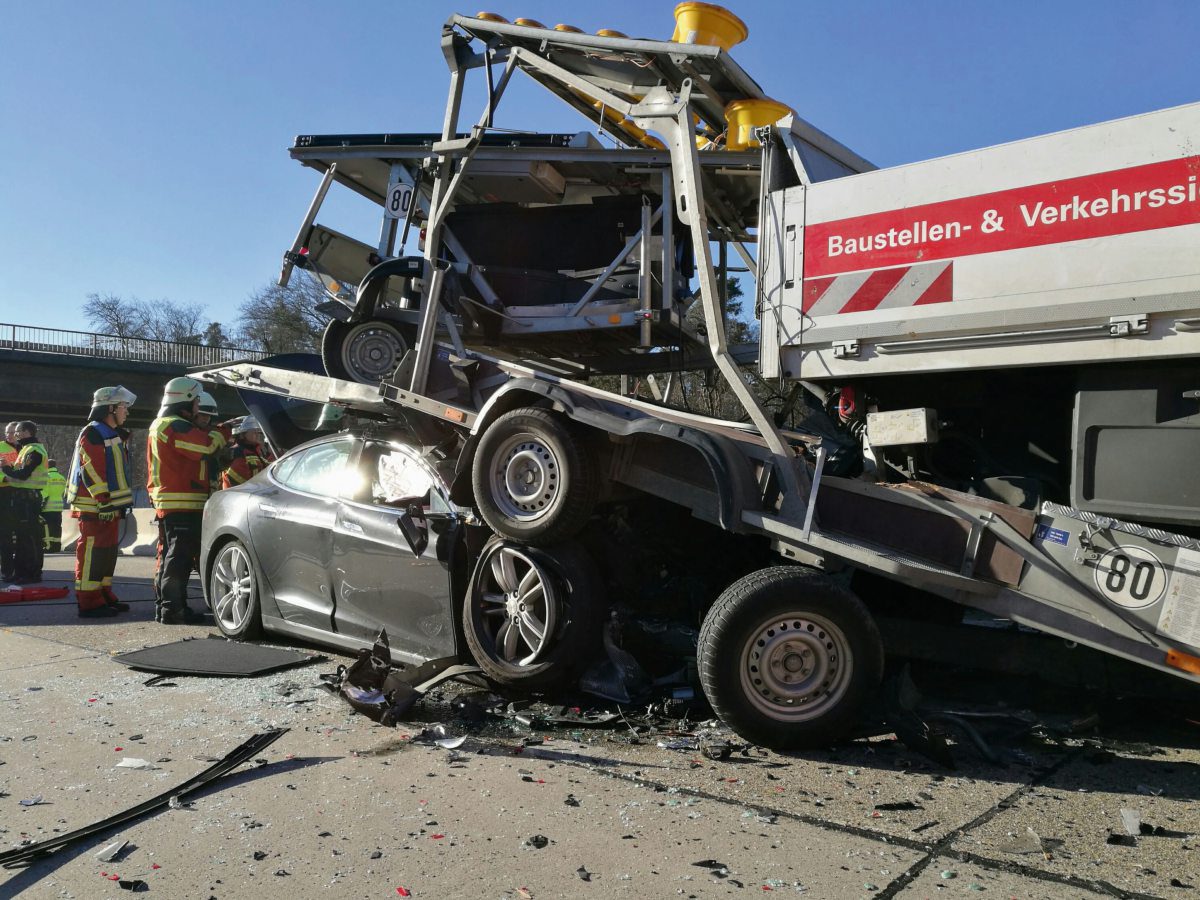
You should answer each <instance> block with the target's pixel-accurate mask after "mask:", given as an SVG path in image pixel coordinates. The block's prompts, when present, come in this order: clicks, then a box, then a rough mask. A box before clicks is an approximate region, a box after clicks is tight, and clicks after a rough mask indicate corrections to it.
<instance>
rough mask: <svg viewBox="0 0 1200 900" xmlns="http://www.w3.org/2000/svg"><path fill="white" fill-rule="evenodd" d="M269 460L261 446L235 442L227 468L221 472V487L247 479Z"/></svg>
mask: <svg viewBox="0 0 1200 900" xmlns="http://www.w3.org/2000/svg"><path fill="white" fill-rule="evenodd" d="M270 462H271V458H270V455H269V454H268V453H267V451H266V450H264V449H263V448H262V447H261V446H256V445H254V444H237V445H236V446H235V447H234V448H233V460H232V461H231V462H230V463H229V468H227V469H226V470H225V471H224V472H222V473H221V487H222V488H230V487H233V486H234V485H235V484H242V483H243V482H246V481H249V480H250V479H251V478H253V477H254V476H255V475H257V474H258V473H259V472H261V471H262V470H263V469H265V468H266V467H267V464H268V463H270Z"/></svg>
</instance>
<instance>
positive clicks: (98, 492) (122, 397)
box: [66, 385, 137, 619]
mask: <svg viewBox="0 0 1200 900" xmlns="http://www.w3.org/2000/svg"><path fill="white" fill-rule="evenodd" d="M135 402H137V397H136V396H135V395H134V393H133V392H132V391H130V390H127V389H126V388H124V387H122V386H121V385H117V386H115V387H102V388H100V389H99V390H97V391H96V392H95V393H94V394H93V395H92V409H91V411H90V412H89V413H88V423H87V425H85V426H84V428H83V431H81V432H80V433H79V439H78V440H77V441H76V442H75V452H74V454H73V455H72V457H71V467H70V469H68V470H67V494H66V501H67V505H68V506H69V507H70V508H71V515H72V517H74V518H76V519H78V520H79V540H78V541H77V542H76V544H75V603H76V604H77V605H78V607H79V615H80V617H82V618H85V619H100V618H105V617H111V616H115V615H116V614H117V613H119V612H126V611H127V610H128V609H129V604H128V603H125V602H123V601H121V600H120V599H118V598H117V595H116V594H114V593H113V589H112V579H113V573H115V572H116V570H117V549H118V544H119V543H120V529H121V519H123V518H124V517H125V516H126V515H128V514H129V510H130V508H132V506H133V487H132V486H131V485H130V483H129V475H130V473H131V472H132V471H133V461H132V459H131V458H130V455H129V432H128V431H127V430H126V429H125V427H124V425H125V420H126V419H127V418H128V417H129V407H130V406H132V405H133V404H134V403H135Z"/></svg>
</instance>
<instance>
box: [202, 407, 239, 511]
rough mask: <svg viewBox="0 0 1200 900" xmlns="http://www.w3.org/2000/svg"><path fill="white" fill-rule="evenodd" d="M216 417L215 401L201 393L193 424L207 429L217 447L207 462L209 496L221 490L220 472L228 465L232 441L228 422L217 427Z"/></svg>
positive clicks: (231, 432)
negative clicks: (209, 479) (214, 419)
mask: <svg viewBox="0 0 1200 900" xmlns="http://www.w3.org/2000/svg"><path fill="white" fill-rule="evenodd" d="M216 415H217V401H216V400H214V399H213V396H212V394H210V393H209V392H208V391H201V392H200V403H199V405H198V406H197V408H196V419H195V424H196V425H198V426H199V427H200V428H207V429H208V430H209V432H210V433H211V434H212V436H213V440H214V441H215V442H216V445H217V449H216V451H215V452H214V453H213V455H212V458H211V459H210V460H209V466H208V474H209V476H210V477H211V478H212V484H211V485H210V487H211V490H210V491H209V493H210V494H215V493H216V492H217V491H219V490H220V489H221V472H222V470H223V469H224V468H225V467H226V466H227V465H229V460H230V458H231V456H230V448H229V445H230V443H232V441H233V431H232V429H231V428H230V425H229V422H221V423H219V424H217V425H214V424H213V418H214V417H216Z"/></svg>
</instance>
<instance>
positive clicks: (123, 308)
mask: <svg viewBox="0 0 1200 900" xmlns="http://www.w3.org/2000/svg"><path fill="white" fill-rule="evenodd" d="M83 316H84V318H85V319H87V321H88V324H89V325H91V326H92V328H94V329H96V330H97V331H100V332H103V333H104V334H115V335H117V336H118V337H145V335H144V334H142V333H141V331H142V328H143V324H144V323H143V321H142V311H141V309H139V308H138V304H137V302H136V301H129V300H126V299H124V298H123V297H120V296H118V295H117V294H99V293H92V294H88V295H87V301H86V302H85V303H84V305H83Z"/></svg>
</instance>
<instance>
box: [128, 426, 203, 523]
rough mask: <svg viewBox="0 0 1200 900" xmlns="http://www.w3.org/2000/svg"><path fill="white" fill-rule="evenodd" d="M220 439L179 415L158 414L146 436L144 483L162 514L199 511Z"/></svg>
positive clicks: (160, 514)
mask: <svg viewBox="0 0 1200 900" xmlns="http://www.w3.org/2000/svg"><path fill="white" fill-rule="evenodd" d="M221 446H222V445H221V440H220V438H218V437H217V436H215V435H214V434H213V433H212V432H211V431H209V430H208V429H207V428H199V427H197V426H195V425H193V424H192V423H191V422H189V421H188V420H187V419H185V418H183V417H182V416H159V417H158V418H157V419H155V420H154V421H153V422H152V423H151V425H150V433H149V434H148V435H147V437H146V472H147V476H148V477H147V479H146V487H147V488H148V489H149V490H150V502H151V503H152V504H154V508H155V510H157V511H158V515H159V516H160V517H161V516H163V515H164V514H166V513H172V512H185V511H188V510H191V511H193V512H199V511H200V510H202V509H204V502H205V501H206V500H207V499H208V495H209V493H211V485H210V483H209V479H210V477H211V476H210V472H211V470H212V466H213V462H214V460H213V457H214V456H215V454H217V453H218V452H219V451H220V450H221Z"/></svg>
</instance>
